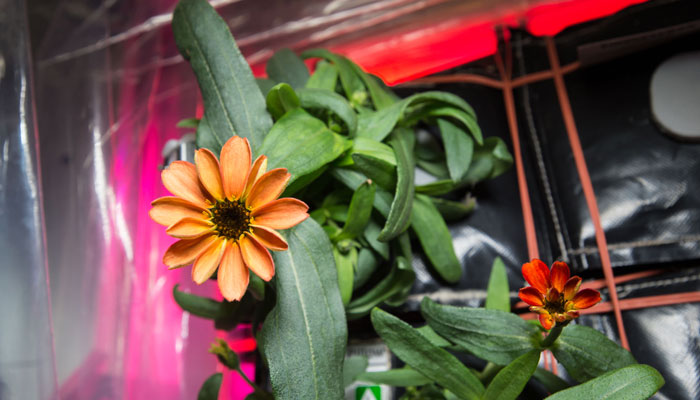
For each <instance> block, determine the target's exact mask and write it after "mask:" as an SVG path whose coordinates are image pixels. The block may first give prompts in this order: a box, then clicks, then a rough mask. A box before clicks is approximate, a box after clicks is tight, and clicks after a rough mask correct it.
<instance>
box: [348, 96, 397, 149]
mask: <svg viewBox="0 0 700 400" xmlns="http://www.w3.org/2000/svg"><path fill="white" fill-rule="evenodd" d="M407 104H408V103H407V99H404V100H401V101H399V102H396V103H394V104H392V105H391V106H389V107H387V108H382V109H381V110H378V111H375V112H368V113H362V114H360V115H359V116H358V120H357V136H358V137H364V138H368V139H373V140H375V141H377V142H381V141H383V140H384V139H385V138H386V137H387V136H389V134H390V133H391V131H392V130H393V129H394V127H395V126H396V124H397V123H398V122H399V119H400V118H401V115H402V114H403V111H404V110H405V109H406V105H407Z"/></svg>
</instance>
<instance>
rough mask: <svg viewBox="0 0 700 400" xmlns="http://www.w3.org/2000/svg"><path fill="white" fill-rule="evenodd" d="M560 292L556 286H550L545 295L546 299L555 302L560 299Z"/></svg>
mask: <svg viewBox="0 0 700 400" xmlns="http://www.w3.org/2000/svg"><path fill="white" fill-rule="evenodd" d="M560 295H561V294H560V293H559V291H558V290H557V289H556V288H550V289H549V291H547V295H546V296H544V298H545V301H546V302H548V303H554V302H557V301H559V297H560Z"/></svg>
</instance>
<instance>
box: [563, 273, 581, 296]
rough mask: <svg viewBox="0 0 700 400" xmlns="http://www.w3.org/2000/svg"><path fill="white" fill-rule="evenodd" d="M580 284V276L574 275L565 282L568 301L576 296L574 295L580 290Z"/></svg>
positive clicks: (565, 293) (565, 294)
mask: <svg viewBox="0 0 700 400" xmlns="http://www.w3.org/2000/svg"><path fill="white" fill-rule="evenodd" d="M580 286H581V277H580V276H572V277H571V278H569V280H568V281H566V284H564V292H563V293H564V299H566V301H569V300H571V299H572V298H573V297H574V295H576V292H578V288H579V287H580Z"/></svg>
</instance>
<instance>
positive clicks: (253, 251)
mask: <svg viewBox="0 0 700 400" xmlns="http://www.w3.org/2000/svg"><path fill="white" fill-rule="evenodd" d="M238 245H239V246H240V247H241V254H243V260H244V261H245V265H246V266H247V267H248V268H250V270H251V271H253V272H255V275H257V276H259V277H260V279H262V280H264V281H265V282H267V281H269V280H270V279H272V277H273V276H274V275H275V263H274V262H273V261H272V256H271V255H270V252H269V251H267V249H266V248H265V247H263V245H261V244H260V242H258V241H257V240H255V238H253V237H251V236H250V234H249V233H247V232H246V235H245V236H244V237H243V239H241V240H240V241H239V242H238Z"/></svg>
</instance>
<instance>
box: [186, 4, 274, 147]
mask: <svg viewBox="0 0 700 400" xmlns="http://www.w3.org/2000/svg"><path fill="white" fill-rule="evenodd" d="M173 34H174V36H175V42H176V44H177V47H178V49H179V50H180V53H181V54H182V56H183V57H184V58H185V59H186V60H188V61H189V62H190V65H191V66H192V69H193V70H194V73H195V75H196V76H197V81H198V82H199V88H200V89H201V91H202V98H203V100H204V116H205V117H206V119H207V121H208V122H209V126H210V128H211V129H210V130H209V131H205V132H207V134H209V135H211V138H206V139H205V138H201V139H200V138H198V139H197V141H198V143H199V142H200V141H202V142H206V143H212V142H213V143H216V144H217V145H218V147H214V148H211V150H212V151H214V152H217V153H218V151H219V149H220V147H221V146H222V145H223V144H224V143H225V142H226V140H228V139H229V138H230V137H231V136H233V135H238V136H242V137H246V138H248V140H249V141H250V144H251V146H252V147H253V149H256V148H257V147H258V146H259V145H260V144H261V143H262V141H263V138H264V137H265V134H266V133H267V131H269V130H270V127H271V126H272V120H271V119H270V115H269V114H268V113H267V110H266V109H265V100H264V99H263V97H262V95H261V93H260V90H259V89H258V85H257V84H256V83H255V78H254V77H253V73H252V72H251V70H250V67H249V66H248V63H247V62H246V60H245V59H244V58H243V56H242V55H241V52H240V51H239V50H238V47H237V46H236V43H235V41H234V40H233V36H231V32H230V31H229V28H228V25H226V22H225V21H224V20H223V19H222V18H221V17H220V16H219V14H217V13H216V11H215V10H214V8H213V7H212V6H211V5H209V3H208V2H207V1H206V0H182V1H180V2H179V3H178V5H177V7H175V11H174V13H173ZM203 134H204V133H200V132H198V134H197V135H198V136H201V135H203Z"/></svg>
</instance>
